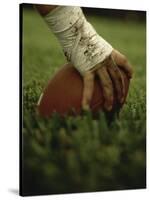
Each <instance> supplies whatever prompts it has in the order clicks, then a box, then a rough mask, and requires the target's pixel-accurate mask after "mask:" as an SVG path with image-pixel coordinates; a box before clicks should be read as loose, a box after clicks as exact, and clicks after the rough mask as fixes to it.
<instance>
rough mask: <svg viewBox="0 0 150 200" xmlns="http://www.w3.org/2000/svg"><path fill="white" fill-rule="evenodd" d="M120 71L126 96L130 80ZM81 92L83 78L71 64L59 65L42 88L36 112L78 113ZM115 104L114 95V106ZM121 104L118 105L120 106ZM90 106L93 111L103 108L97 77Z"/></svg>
mask: <svg viewBox="0 0 150 200" xmlns="http://www.w3.org/2000/svg"><path fill="white" fill-rule="evenodd" d="M121 73H122V75H123V78H124V82H125V92H126V96H127V94H128V88H129V83H130V81H129V79H128V77H127V76H126V74H125V73H124V71H123V70H121ZM82 92H83V79H82V77H81V75H80V74H79V72H78V71H77V70H76V69H75V68H74V67H73V66H72V65H71V64H66V65H64V66H63V67H61V69H60V70H59V71H58V72H57V73H56V74H55V75H54V77H53V78H52V79H51V80H50V81H49V83H48V85H47V86H46V88H45V89H44V91H43V93H42V95H41V97H40V100H39V103H38V112H39V114H40V115H41V116H51V115H52V114H53V113H54V112H56V113H59V114H60V115H62V116H64V115H72V114H76V115H79V114H81V111H82V107H81V99H82ZM117 104H118V103H117V100H116V98H115V95H114V106H116V105H117ZM123 104H124V103H123ZM123 104H122V105H123ZM122 105H119V106H121V107H122ZM90 108H91V111H92V112H93V113H95V112H97V111H100V110H103V109H104V98H103V95H102V88H101V85H100V80H98V79H95V86H94V93H93V97H92V101H91V103H90Z"/></svg>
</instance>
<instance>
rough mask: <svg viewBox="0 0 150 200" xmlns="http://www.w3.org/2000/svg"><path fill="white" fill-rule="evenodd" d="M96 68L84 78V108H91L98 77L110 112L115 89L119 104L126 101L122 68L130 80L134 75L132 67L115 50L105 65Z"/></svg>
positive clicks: (105, 105) (105, 103)
mask: <svg viewBox="0 0 150 200" xmlns="http://www.w3.org/2000/svg"><path fill="white" fill-rule="evenodd" d="M94 68H95V70H93V71H88V72H86V73H85V74H84V76H83V81H84V87H83V98H82V107H83V109H86V110H87V109H88V108H89V104H90V102H91V99H92V95H93V90H94V77H95V75H98V77H99V80H100V83H101V86H102V91H103V96H104V108H105V109H106V110H107V111H110V110H111V109H112V106H113V99H114V92H113V90H114V89H115V91H116V93H117V100H118V102H119V103H123V102H124V99H125V85H124V79H123V77H122V74H121V72H120V68H122V69H123V70H124V72H125V73H126V75H127V76H128V78H129V79H130V78H132V74H133V71H132V67H131V65H130V64H129V62H128V60H127V58H126V57H125V56H124V55H122V54H121V53H120V52H118V51H117V50H113V51H112V53H111V56H110V57H109V58H107V59H106V60H105V61H104V63H103V65H101V64H98V65H97V66H95V67H94Z"/></svg>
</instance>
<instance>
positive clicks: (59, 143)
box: [21, 9, 146, 195]
mask: <svg viewBox="0 0 150 200" xmlns="http://www.w3.org/2000/svg"><path fill="white" fill-rule="evenodd" d="M87 18H88V20H89V21H90V22H91V23H92V24H93V26H94V27H95V28H96V30H97V32H98V33H100V34H101V35H102V36H104V38H105V39H106V40H108V41H109V42H110V43H111V44H112V45H113V46H114V48H116V49H118V50H119V51H121V52H123V53H124V54H125V55H127V57H128V59H129V60H130V62H131V63H132V65H133V68H134V78H133V80H132V83H131V86H130V91H129V94H128V99H127V103H126V105H125V106H124V108H123V110H122V111H121V114H120V118H119V119H117V118H116V119H115V120H114V121H113V123H112V124H111V125H108V124H107V121H106V119H105V116H104V114H103V113H99V114H98V117H97V119H93V118H92V115H91V113H85V115H84V116H78V117H76V118H73V117H66V118H65V119H62V118H60V117H59V116H58V115H57V114H55V115H54V116H53V118H51V119H42V118H41V117H39V116H38V115H37V114H36V103H37V101H38V98H39V96H40V94H41V92H42V90H43V88H44V86H45V85H46V84H47V81H48V80H49V79H50V77H52V76H53V74H54V73H55V72H56V71H57V70H58V69H59V67H60V66H61V65H63V64H64V63H65V62H66V61H65V58H64V56H63V53H62V50H61V48H60V46H59V43H58V41H57V40H56V38H55V36H54V35H53V34H52V33H51V31H49V30H48V28H47V26H46V24H45V23H44V22H43V20H42V18H41V17H40V16H39V15H38V14H37V13H36V12H35V11H32V10H25V9H24V10H23V171H22V172H23V183H24V185H23V187H22V188H21V189H22V192H23V194H24V195H34V194H52V193H70V192H86V191H104V190H121V189H138V188H145V187H146V180H145V174H146V155H145V154H146V47H145V45H146V44H145V43H146V41H145V40H146V36H145V34H146V26H145V23H144V22H138V21H134V20H131V21H129V20H119V19H115V20H114V19H113V18H112V19H110V18H109V19H108V18H99V17H96V16H87Z"/></svg>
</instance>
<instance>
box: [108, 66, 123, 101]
mask: <svg viewBox="0 0 150 200" xmlns="http://www.w3.org/2000/svg"><path fill="white" fill-rule="evenodd" d="M107 70H108V73H109V75H110V77H111V79H112V82H113V85H114V89H115V90H116V94H117V99H118V101H119V102H120V103H123V102H124V98H125V84H124V79H123V77H122V74H121V72H120V70H119V68H118V67H117V66H109V67H107Z"/></svg>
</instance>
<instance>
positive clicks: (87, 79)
mask: <svg viewBox="0 0 150 200" xmlns="http://www.w3.org/2000/svg"><path fill="white" fill-rule="evenodd" d="M93 90H94V74H93V73H92V72H86V73H85V75H84V77H83V97H82V108H83V109H84V110H88V109H89V105H90V102H91V99H92V95H93Z"/></svg>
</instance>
